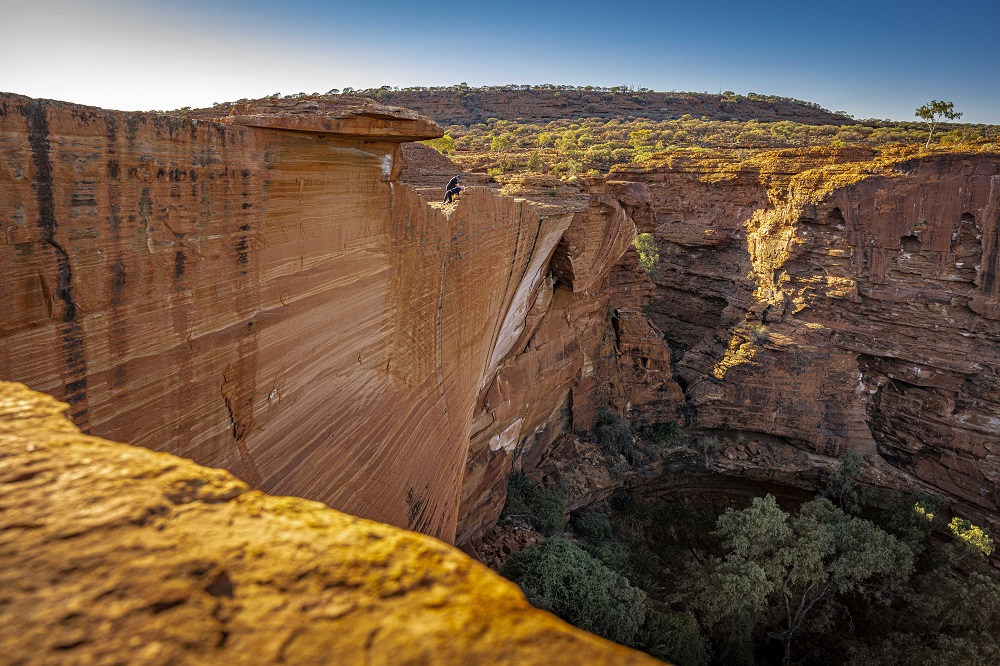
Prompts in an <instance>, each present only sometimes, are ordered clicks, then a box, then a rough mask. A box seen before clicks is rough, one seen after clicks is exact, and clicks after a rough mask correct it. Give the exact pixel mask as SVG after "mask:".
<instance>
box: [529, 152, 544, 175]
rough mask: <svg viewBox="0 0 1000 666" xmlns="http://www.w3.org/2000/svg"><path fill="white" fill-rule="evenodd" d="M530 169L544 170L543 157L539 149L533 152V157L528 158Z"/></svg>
mask: <svg viewBox="0 0 1000 666" xmlns="http://www.w3.org/2000/svg"><path fill="white" fill-rule="evenodd" d="M527 166H528V171H541V170H542V158H541V156H540V155H539V154H538V151H537V150H536V151H534V152H533V153H531V157H529V158H528V165H527Z"/></svg>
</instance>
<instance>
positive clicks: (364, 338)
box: [0, 94, 569, 540]
mask: <svg viewBox="0 0 1000 666" xmlns="http://www.w3.org/2000/svg"><path fill="white" fill-rule="evenodd" d="M227 114H228V115H227ZM437 135H440V130H439V129H438V128H437V127H436V126H434V125H433V124H432V123H430V122H429V121H427V120H426V119H424V118H422V117H419V116H416V115H415V114H413V113H412V112H406V111H404V110H401V109H392V108H387V107H380V106H378V105H375V104H372V103H370V102H367V101H364V100H357V99H351V98H307V99H301V100H294V101H290V100H262V101H260V102H256V103H251V104H247V105H240V106H234V107H230V106H227V107H221V108H218V109H212V110H205V111H202V112H194V113H192V114H190V116H189V117H186V118H179V117H171V116H164V115H152V114H130V113H120V112H113V111H104V110H101V109H95V108H88V107H81V106H75V105H70V104H63V103H58V102H49V101H42V100H32V99H28V98H25V97H19V96H15V95H9V94H6V95H3V96H2V97H0V182H2V184H3V186H2V188H0V211H2V212H3V216H4V217H3V221H2V224H3V231H4V236H3V239H4V240H3V244H2V245H0V262H2V265H3V266H4V267H5V270H4V271H3V274H2V275H0V295H2V299H0V303H2V305H0V308H2V311H3V317H2V324H0V326H2V328H0V345H2V346H0V376H2V377H3V378H5V379H12V380H17V381H21V382H24V383H26V384H28V385H29V386H31V387H32V388H35V389H38V390H42V391H46V392H49V393H52V394H53V395H55V396H56V397H57V398H59V399H61V400H65V401H66V402H68V403H69V404H70V405H71V406H72V416H73V419H74V421H75V422H76V423H77V424H78V425H79V426H80V427H81V428H83V429H85V430H86V431H88V432H91V433H93V434H96V435H101V436H105V437H109V438H115V439H120V440H126V441H130V442H132V443H135V444H140V445H143V446H147V447H149V448H152V449H154V450H161V451H169V452H171V453H175V454H178V455H181V456H185V457H189V458H192V459H193V460H195V461H196V462H199V463H201V464H205V465H209V466H218V467H225V468H227V469H229V470H231V471H233V472H234V473H236V474H237V475H238V476H240V477H241V478H243V479H244V480H246V481H248V482H249V483H251V484H252V485H254V486H256V487H259V488H261V489H263V490H266V491H269V492H276V493H282V494H293V495H298V496H302V497H306V498H309V499H314V500H319V501H322V502H325V503H327V504H329V505H331V506H335V507H337V508H339V509H341V510H344V511H348V512H351V513H355V514H357V515H361V516H365V517H370V518H376V519H379V520H382V521H385V522H389V523H392V524H395V525H400V526H404V527H410V528H413V529H418V530H420V531H423V532H426V533H428V534H432V535H435V536H439V537H441V538H443V539H446V540H452V539H453V538H454V535H455V530H456V521H457V508H458V497H459V488H460V485H461V482H462V477H463V473H464V464H465V461H466V455H467V450H468V438H469V433H470V431H471V430H472V420H473V416H474V412H475V411H476V410H477V409H479V404H478V403H477V398H478V396H479V395H480V393H481V392H483V391H484V390H485V389H486V388H487V387H488V385H489V384H490V383H491V382H492V381H493V374H494V373H495V370H496V369H497V368H498V367H499V366H500V365H501V364H502V362H503V360H504V358H505V356H506V355H507V354H508V352H509V351H510V350H511V349H513V348H514V346H515V344H516V343H517V342H518V341H519V340H520V339H522V337H523V335H524V329H525V315H526V313H527V312H528V310H529V309H530V307H531V304H532V303H534V302H535V301H536V300H537V298H536V292H537V291H538V288H539V287H542V288H543V291H544V286H543V285H544V283H545V276H546V275H547V265H548V259H549V257H550V255H551V254H552V252H554V250H555V247H556V244H557V243H558V241H559V239H560V237H561V234H562V232H563V230H564V229H565V228H566V224H568V222H569V219H568V218H566V216H558V215H557V216H550V217H547V218H546V219H545V220H540V219H539V217H538V215H537V214H535V213H534V212H533V211H532V210H531V209H530V207H529V206H528V205H527V204H526V203H524V202H519V201H515V200H513V199H511V198H505V197H497V196H495V195H493V194H492V193H490V192H488V191H486V190H475V189H473V190H470V191H469V192H467V193H466V194H465V195H464V196H463V197H462V200H461V203H460V204H459V205H458V206H457V208H454V209H452V210H450V211H449V212H448V213H443V212H442V211H441V210H440V209H436V208H433V207H431V206H429V205H427V204H426V203H425V202H424V201H423V200H422V199H421V198H420V197H419V196H418V195H417V194H416V193H415V192H414V191H412V190H411V189H410V188H409V187H407V186H405V185H402V184H400V183H399V182H397V180H396V177H397V175H398V172H399V169H400V159H399V156H400V152H399V142H400V141H403V140H410V139H415V138H428V137H433V136H437Z"/></svg>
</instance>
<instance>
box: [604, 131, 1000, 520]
mask: <svg viewBox="0 0 1000 666" xmlns="http://www.w3.org/2000/svg"><path fill="white" fill-rule="evenodd" d="M615 178H618V179H620V180H619V182H617V183H612V187H613V189H615V190H616V191H618V192H619V198H620V200H621V201H622V202H623V204H624V206H625V208H626V210H628V211H629V212H630V213H631V214H632V217H633V219H635V220H636V222H637V224H638V225H639V226H640V227H641V228H644V229H645V230H649V231H653V232H654V233H655V235H656V238H657V240H658V244H659V250H660V254H661V264H660V275H659V277H658V279H657V281H656V283H657V287H656V298H655V301H654V302H653V304H652V305H651V306H650V308H649V313H650V316H651V318H652V319H653V321H654V322H655V323H656V324H657V325H658V327H659V328H660V329H661V330H663V331H664V333H665V335H666V337H667V338H668V340H669V341H670V343H671V345H672V347H673V348H674V351H675V352H678V357H677V366H676V367H677V372H678V374H679V377H680V380H681V382H682V386H683V387H684V389H685V396H686V400H687V405H686V409H685V412H686V415H687V418H688V425H689V426H691V427H693V428H696V429H702V430H704V431H706V432H707V433H709V434H711V433H714V434H716V435H719V436H721V437H722V440H723V447H722V450H721V452H720V455H719V456H718V458H717V459H716V461H715V463H714V465H715V466H716V468H717V469H720V470H725V471H728V472H730V473H734V474H739V475H749V476H751V477H755V478H758V479H760V480H761V481H766V482H770V481H775V480H776V481H779V482H784V483H791V484H798V485H810V484H815V482H816V470H817V469H823V468H825V467H828V466H829V464H830V461H831V458H832V457H835V456H837V455H839V454H840V453H842V452H843V451H845V450H848V449H854V450H858V451H860V452H861V453H862V454H864V455H865V456H866V459H867V461H868V462H869V463H870V466H869V468H868V477H867V480H868V481H870V482H872V483H877V484H880V485H884V486H889V487H898V488H902V489H906V490H908V491H913V490H917V489H924V490H930V491H935V492H943V493H944V494H945V495H946V497H947V498H948V499H949V501H950V502H952V504H953V505H954V508H955V509H956V510H957V511H958V512H959V513H961V514H963V515H967V516H969V517H971V518H973V519H975V520H976V521H979V522H983V523H989V524H992V525H993V526H994V528H996V527H997V526H998V523H997V519H996V516H997V515H998V510H997V509H998V501H1000V495H998V489H997V483H998V482H1000V457H998V456H1000V449H998V447H997V445H996V441H997V440H998V435H1000V398H998V397H997V396H998V395H1000V394H998V391H997V389H998V383H997V377H998V373H1000V346H998V342H1000V323H998V321H997V319H998V312H1000V310H998V306H997V304H998V286H997V275H996V268H997V267H996V264H997V256H998V247H997V241H996V236H997V233H1000V232H998V230H1000V157H998V156H997V155H996V154H995V153H968V154H960V153H947V152H943V153H937V154H934V153H925V154H917V151H915V150H913V151H910V152H909V153H891V152H890V153H886V154H881V155H879V154H876V153H874V152H873V151H868V150H861V149H859V150H835V149H830V150H822V149H818V150H812V151H786V152H776V153H764V154H759V155H756V156H752V157H749V158H745V157H741V156H739V155H737V154H724V155H716V156H712V157H710V158H701V157H698V158H695V157H684V156H674V157H670V158H664V159H662V160H660V161H659V162H658V163H656V164H654V165H650V166H648V167H645V168H633V169H625V170H622V171H619V172H618V173H617V174H615Z"/></svg>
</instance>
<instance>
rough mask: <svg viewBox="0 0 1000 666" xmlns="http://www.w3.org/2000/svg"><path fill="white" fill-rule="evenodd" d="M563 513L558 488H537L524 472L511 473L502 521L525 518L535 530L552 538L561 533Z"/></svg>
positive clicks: (561, 497) (564, 502) (564, 506)
mask: <svg viewBox="0 0 1000 666" xmlns="http://www.w3.org/2000/svg"><path fill="white" fill-rule="evenodd" d="M565 512H566V500H565V498H564V497H563V496H562V493H561V492H559V490H558V489H557V488H538V487H536V486H535V485H534V484H533V483H531V481H529V480H528V478H527V477H526V476H525V475H524V472H514V473H512V474H511V475H510V477H509V478H508V480H507V500H506V501H505V502H504V505H503V511H502V512H501V513H500V517H501V518H524V519H525V520H527V521H528V522H529V523H530V524H531V526H532V527H534V528H535V529H536V530H538V531H539V532H541V533H542V534H544V535H545V536H551V535H553V534H556V533H558V532H561V531H562V528H563V525H564V524H565V520H564V519H565Z"/></svg>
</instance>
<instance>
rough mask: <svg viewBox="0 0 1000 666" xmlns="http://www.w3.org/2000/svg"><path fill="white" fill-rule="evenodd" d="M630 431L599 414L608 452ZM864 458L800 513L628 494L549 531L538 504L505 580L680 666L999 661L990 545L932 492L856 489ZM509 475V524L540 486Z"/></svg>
mask: <svg viewBox="0 0 1000 666" xmlns="http://www.w3.org/2000/svg"><path fill="white" fill-rule="evenodd" d="M623 424H626V425H625V427H627V422H625V421H624V420H622V419H620V418H616V417H612V416H610V415H607V414H605V415H603V416H602V419H601V420H599V425H598V429H599V430H600V432H595V433H594V437H595V438H596V439H597V440H598V441H599V442H600V443H601V445H602V446H604V448H605V450H607V452H608V453H610V454H614V452H615V451H618V452H619V454H620V455H624V454H623V453H621V442H620V439H621V437H622V427H623ZM602 428H603V430H601V429H602ZM644 430H645V432H646V433H659V436H661V437H664V438H666V439H667V440H669V441H676V438H677V434H678V428H677V427H676V425H674V426H673V427H671V426H668V425H663V426H662V427H660V428H658V427H656V426H646V428H645V429H644ZM601 433H603V434H601ZM639 439H641V438H639ZM861 465H862V460H861V458H860V456H857V455H856V454H853V453H848V454H845V455H844V456H842V458H841V465H840V467H839V468H838V470H837V471H835V472H834V473H833V474H831V475H830V476H829V478H828V479H827V482H826V485H825V488H824V489H823V491H822V493H821V494H820V496H817V497H816V498H815V499H812V500H810V501H807V502H803V503H800V504H798V505H797V506H795V505H789V506H784V505H782V504H779V502H778V501H777V500H776V499H775V498H774V497H773V496H770V495H768V496H765V497H757V498H754V499H753V500H752V501H751V502H750V505H749V506H747V507H746V508H743V509H739V510H734V509H729V510H727V511H726V512H724V513H721V514H719V513H715V512H713V511H711V510H709V509H706V508H703V507H699V506H696V505H693V504H690V503H687V502H683V501H682V502H676V501H675V502H667V501H662V500H647V499H644V498H643V497H642V496H641V495H640V494H639V493H637V492H631V493H629V492H621V493H619V494H617V495H615V496H613V497H612V498H611V499H610V500H609V501H608V502H606V503H603V504H600V505H597V506H593V507H587V508H583V509H580V510H577V511H575V512H573V513H572V514H571V516H570V520H569V522H568V524H563V519H562V518H561V517H560V520H559V523H558V526H557V527H556V528H555V529H552V527H553V526H552V516H551V515H550V514H551V513H552V512H551V511H549V509H544V511H546V512H547V514H548V517H546V518H545V519H539V522H541V523H545V524H546V525H547V526H548V530H547V531H548V533H549V534H551V535H552V536H550V537H549V538H548V539H547V540H545V541H542V542H541V543H538V544H536V545H533V546H530V547H528V548H526V549H524V550H522V551H520V552H518V553H515V554H514V555H513V556H511V557H510V558H509V559H508V561H507V563H506V565H505V567H504V569H503V573H504V575H506V576H507V577H509V578H510V579H512V580H514V581H515V582H517V583H518V584H519V585H520V586H521V587H522V589H523V590H524V591H525V593H526V595H527V596H528V598H529V600H530V601H531V602H532V603H533V604H535V605H536V606H538V607H539V608H544V609H546V610H550V611H551V612H553V613H555V614H556V615H559V616H560V617H562V618H563V619H565V620H567V621H569V622H571V623H573V624H576V625H577V626H580V627H582V628H585V629H587V630H589V631H593V632H595V633H598V634H600V635H602V636H605V637H607V638H610V639H611V640H615V641H617V642H620V643H623V644H625V645H630V646H632V647H635V648H638V649H641V650H644V651H646V652H648V653H649V654H651V655H653V656H655V657H659V658H662V659H665V660H669V661H672V662H674V663H676V664H678V665H679V666H708V665H709V664H727V665H728V664H745V665H753V664H777V663H784V664H790V663H803V664H843V663H850V664H857V665H859V666H862V665H864V666H867V665H873V666H874V665H875V664H882V665H896V666H908V665H910V664H913V665H916V664H925V663H963V664H984V665H985V664H988V663H995V661H996V660H997V659H998V658H1000V637H998V636H996V635H995V631H993V629H995V627H996V626H1000V584H998V582H997V581H996V580H995V578H993V577H992V576H990V574H989V566H988V563H987V559H986V558H987V557H988V556H989V555H990V554H992V552H993V548H994V546H993V542H992V539H991V538H990V536H989V535H988V534H987V533H986V532H985V531H983V530H982V529H981V528H979V527H977V526H975V525H972V524H971V523H969V522H968V521H964V520H962V519H959V518H956V519H953V520H952V521H951V522H950V523H948V524H947V525H946V524H945V518H944V514H945V513H946V507H944V505H943V500H942V498H941V497H940V496H936V495H929V494H925V493H916V494H914V495H910V496H907V495H903V494H901V493H886V494H882V495H876V494H875V493H874V491H872V490H870V489H867V488H865V487H862V486H860V485H859V484H858V483H857V480H858V477H859V475H860V472H861ZM515 479H516V480H515V482H514V484H512V487H513V490H512V493H511V494H510V495H509V496H508V504H507V507H506V508H505V515H506V516H511V515H516V514H515V513H514V512H515V511H518V512H520V511H523V510H524V506H523V504H522V500H521V499H520V497H521V496H522V495H523V494H524V487H525V486H526V485H527V486H531V488H532V490H531V491H530V494H537V493H539V492H542V490H541V489H539V488H537V487H535V486H534V485H532V484H531V483H530V482H528V481H527V480H526V479H525V478H524V476H523V475H520V474H519V475H516V476H515ZM549 490H550V491H554V492H558V491H557V490H556V489H555V488H551V489H549ZM515 507H520V508H515ZM527 513H529V514H530V513H531V509H530V507H529V508H528V509H527Z"/></svg>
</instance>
